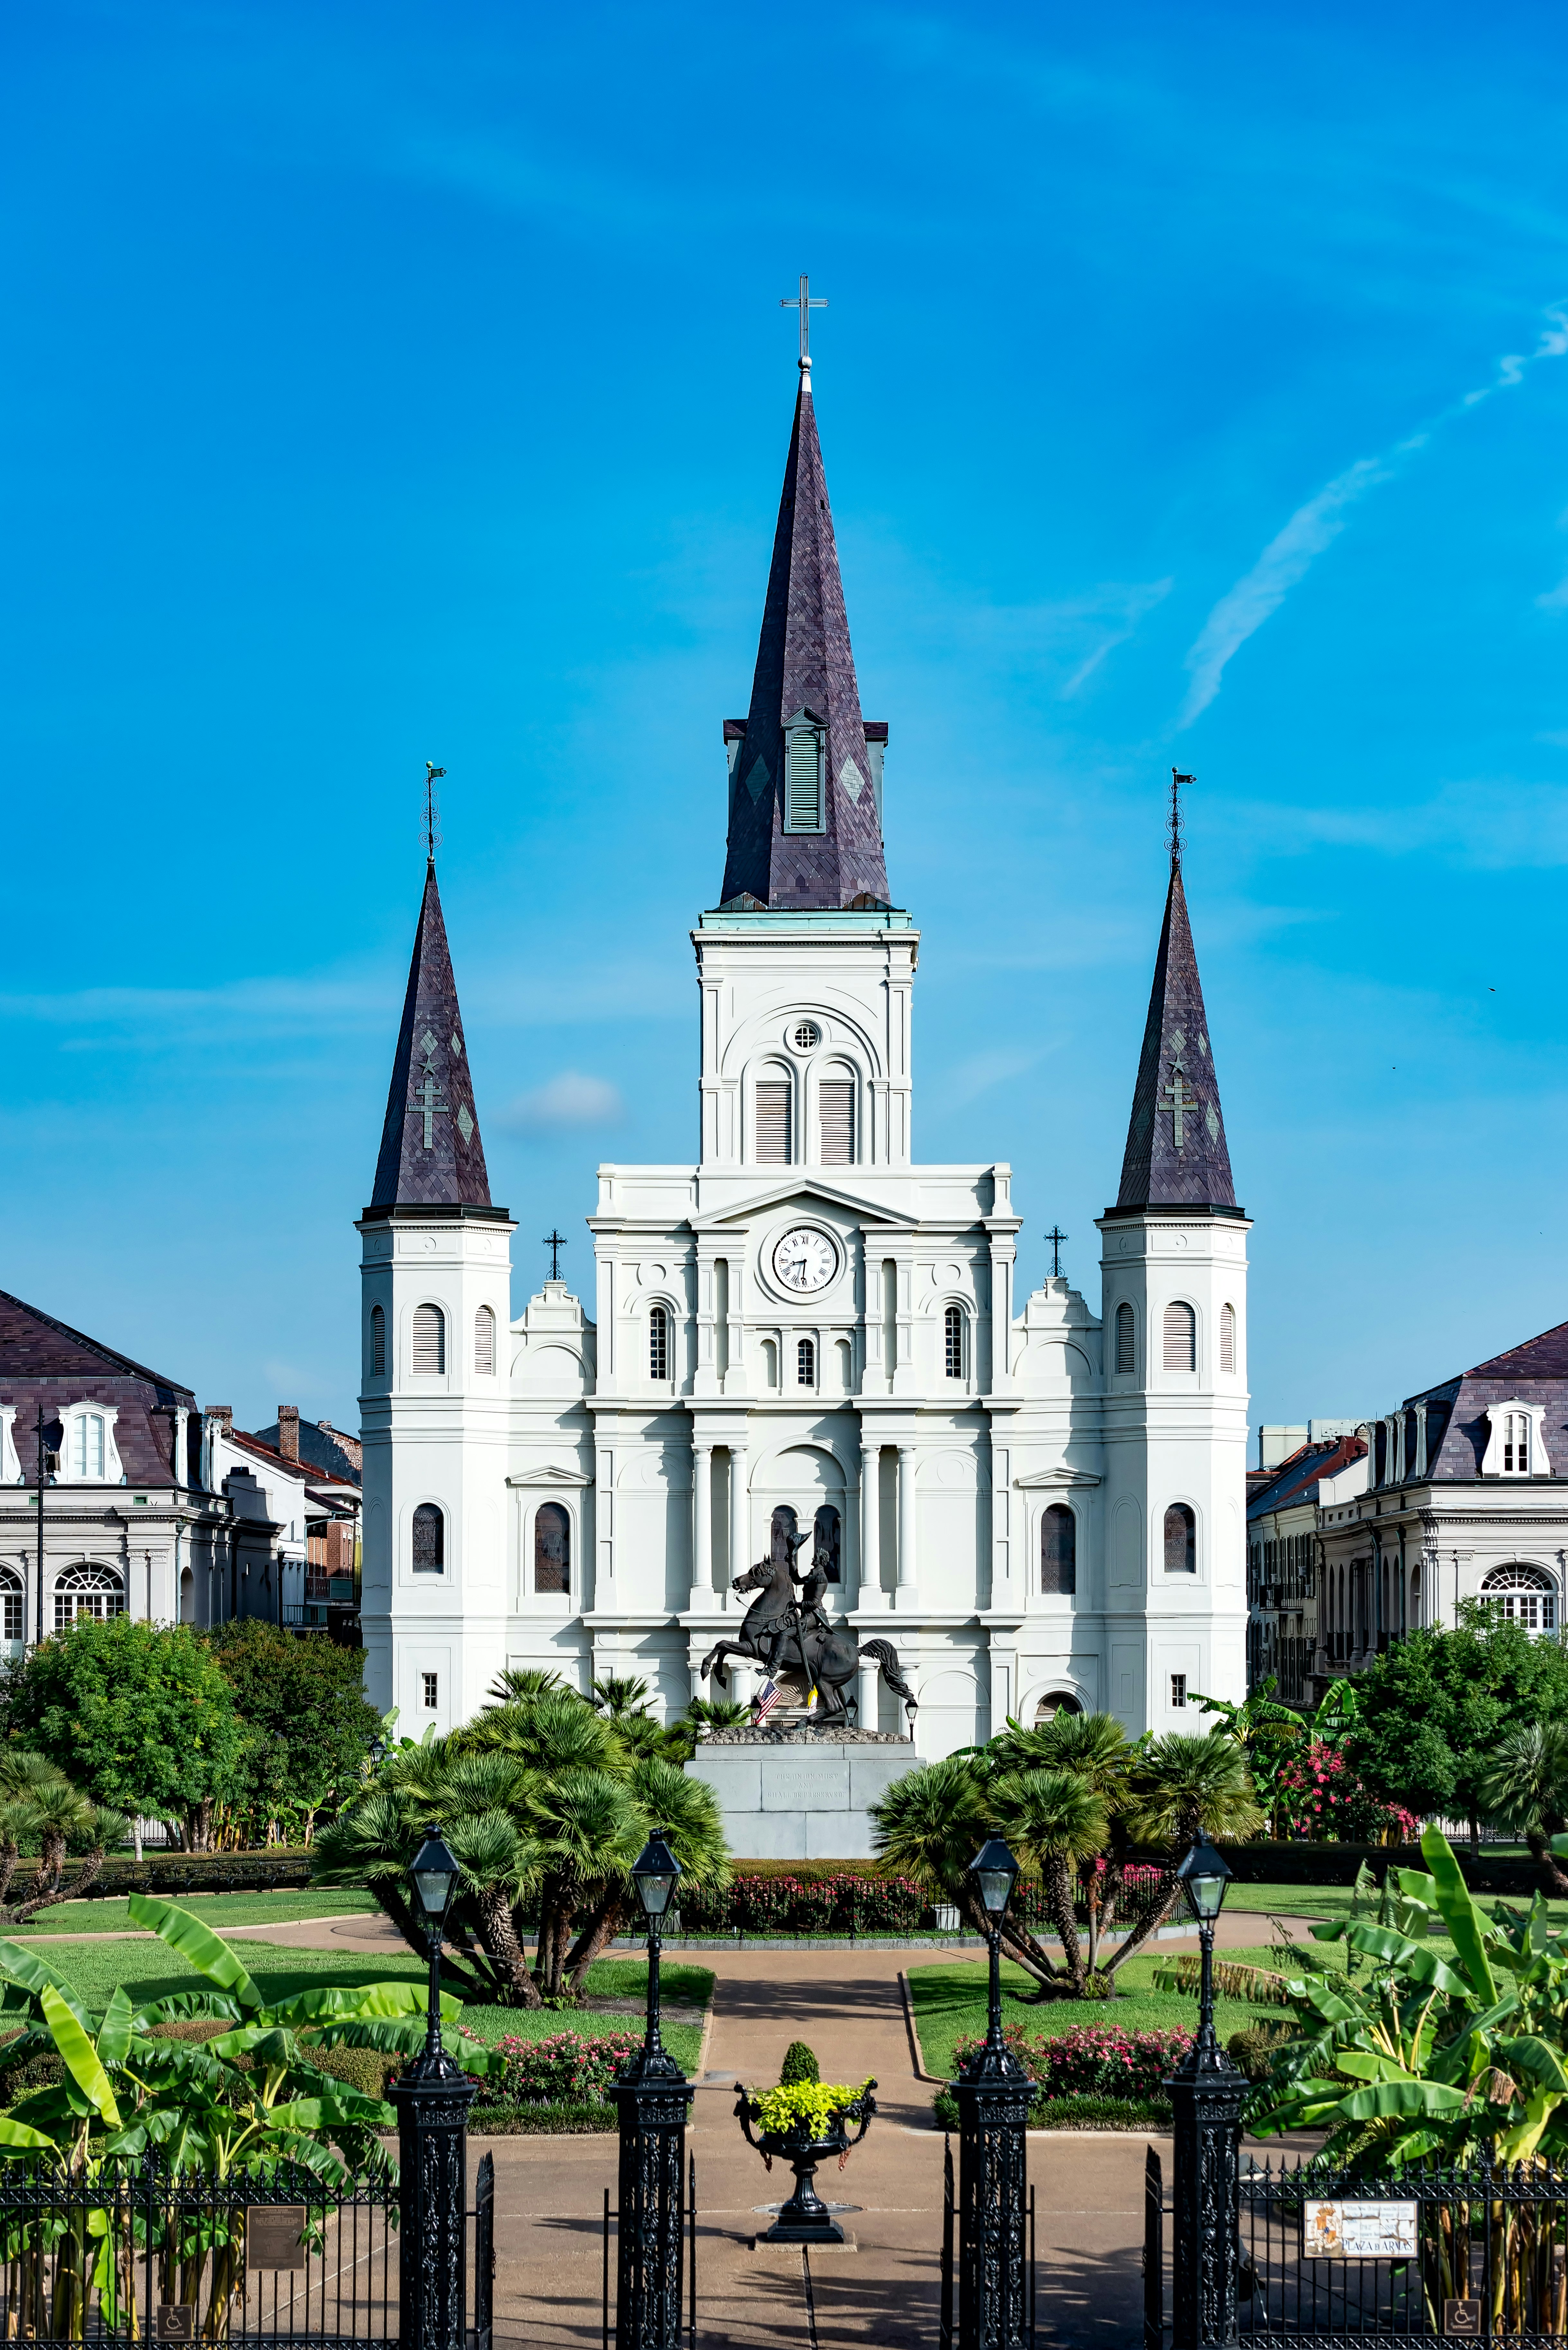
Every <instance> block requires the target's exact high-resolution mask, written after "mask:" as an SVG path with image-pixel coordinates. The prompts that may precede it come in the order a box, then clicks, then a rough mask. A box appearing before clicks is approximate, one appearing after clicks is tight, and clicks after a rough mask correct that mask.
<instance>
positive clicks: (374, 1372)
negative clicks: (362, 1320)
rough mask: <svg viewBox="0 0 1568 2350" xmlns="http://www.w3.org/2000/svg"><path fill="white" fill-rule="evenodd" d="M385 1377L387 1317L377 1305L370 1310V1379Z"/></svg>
mask: <svg viewBox="0 0 1568 2350" xmlns="http://www.w3.org/2000/svg"><path fill="white" fill-rule="evenodd" d="M386 1376H387V1317H386V1315H385V1314H384V1313H383V1312H382V1311H381V1308H380V1307H379V1305H372V1306H371V1308H370V1377H371V1378H373V1379H382V1378H386Z"/></svg>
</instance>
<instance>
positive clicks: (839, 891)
mask: <svg viewBox="0 0 1568 2350" xmlns="http://www.w3.org/2000/svg"><path fill="white" fill-rule="evenodd" d="M796 722H800V723H799V724H797V723H796ZM735 731H736V730H735V729H734V727H733V725H731V726H730V727H729V728H727V729H726V733H727V734H729V735H730V737H731V738H732V737H733V733H734V732H735ZM872 731H873V733H874V735H875V737H876V738H877V756H878V759H879V757H880V747H881V742H882V740H884V739H885V738H886V734H887V729H886V728H885V727H878V728H875V729H873V730H872ZM813 732H814V733H815V752H816V758H817V771H818V774H819V776H820V784H819V799H818V803H817V806H816V809H815V824H816V826H817V827H818V828H815V829H810V830H805V829H801V830H796V829H788V828H786V827H789V826H792V825H794V823H796V822H798V820H799V817H800V814H801V809H802V805H803V802H802V799H801V797H800V792H801V790H802V789H803V788H804V787H805V786H804V780H803V779H804V775H805V769H804V766H803V765H802V764H801V762H802V761H803V760H804V759H805V757H806V755H807V753H808V750H809V749H810V747H811V746H810V743H809V742H808V737H809V735H810V734H811V733H813ZM866 735H867V728H866V723H865V721H864V720H863V719H862V717H861V714H860V690H859V687H858V686H857V683H856V679H855V657H854V655H853V653H852V652H851V651H850V650H849V623H848V620H847V619H846V616H845V610H844V589H843V586H842V584H841V582H840V580H839V577H838V550H837V547H836V545H835V543H834V536H833V515H832V511H831V509H830V508H829V505H828V503H827V483H826V477H825V475H824V473H823V470H822V448H821V444H820V443H819V442H818V440H817V437H816V416H815V410H814V407H813V404H812V396H811V362H810V360H809V359H802V361H801V363H800V393H799V396H798V398H797V400H796V401H795V410H794V433H793V434H792V436H791V439H790V446H789V462H788V463H787V464H786V466H785V467H784V494H783V495H782V497H781V498H780V500H779V518H778V527H777V529H776V531H775V532H774V560H773V568H772V570H771V571H770V573H769V575H768V594H767V602H766V604H765V606H764V607H763V629H762V636H761V638H760V639H759V641H758V645H757V667H756V675H755V677H754V679H753V684H752V706H751V710H750V712H749V713H748V715H747V718H746V722H745V733H744V737H743V739H742V742H741V744H740V748H739V751H738V753H737V754H736V757H735V761H734V764H733V766H732V770H731V785H730V831H729V847H728V855H727V857H726V859H725V865H724V886H723V889H722V892H721V903H722V905H725V906H730V905H732V904H733V903H734V902H735V900H736V899H750V900H752V901H753V902H754V903H756V904H758V905H762V906H767V907H775V908H781V909H784V910H807V909H828V910H839V909H841V908H843V907H846V906H849V905H851V904H853V903H854V902H855V900H856V899H861V900H863V901H864V900H867V899H869V900H870V901H871V902H872V903H874V904H877V905H886V904H887V903H888V867H887V860H886V858H885V856H884V853H883V847H882V822H881V813H880V808H879V805H878V804H879V800H880V786H879V775H880V769H879V766H878V767H877V769H875V770H874V768H873V764H872V760H871V758H870V756H868V754H867V748H866ZM786 737H787V738H788V739H787V740H786ZM792 773H793V774H794V775H795V777H796V779H797V789H796V794H795V795H793V796H792V795H791V794H790V789H789V778H790V775H791V774H792Z"/></svg>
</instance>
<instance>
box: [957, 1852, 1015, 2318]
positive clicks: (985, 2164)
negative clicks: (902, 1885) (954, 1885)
mask: <svg viewBox="0 0 1568 2350" xmlns="http://www.w3.org/2000/svg"><path fill="white" fill-rule="evenodd" d="M969 1875H970V1877H971V1881H972V1883H973V1885H974V1888H975V1891H976V1893H977V1894H978V1896H979V1898H980V1904H981V1908H982V1909H983V1910H984V1912H985V1925H986V1939H987V1940H988V1942H989V1943H990V1945H991V2014H990V2020H989V2022H988V2024H987V2027H986V2034H985V2040H984V2043H983V2044H982V2045H981V2047H979V2048H977V2049H976V2050H975V2052H974V2054H973V2055H972V2056H971V2057H970V2059H969V2061H968V2063H967V2064H965V2066H964V2068H963V2071H962V2072H961V2074H959V2076H958V2078H957V2080H956V2081H954V2082H953V2084H952V2088H953V2093H954V2095H956V2097H957V2099H958V2106H959V2247H960V2253H959V2267H960V2278H959V2345H960V2350H1024V2344H1025V2341H1026V2339H1027V2334H1028V2315H1027V2300H1026V2294H1025V2291H1024V2237H1025V2216H1024V2205H1025V2199H1026V2191H1027V2147H1028V2138H1027V2132H1028V2128H1029V2102H1030V2098H1031V2096H1032V2095H1033V2087H1034V2085H1033V2082H1032V2081H1031V2080H1030V2078H1029V2075H1028V2074H1027V2073H1026V2072H1025V2071H1024V2069H1023V2065H1022V2064H1020V2063H1019V2061H1018V2059H1017V2057H1016V2056H1015V2055H1014V2054H1013V2053H1012V2049H1011V2048H1010V2047H1009V2046H1008V2044H1007V2043H1006V2041H1005V2040H1004V2039H1003V2038H1002V1918H1004V1917H1005V1916H1006V1914H1007V1904H1008V1901H1009V1899H1010V1898H1011V1897H1012V1886H1013V1880H1014V1879H1015V1877H1017V1875H1018V1863H1017V1862H1016V1861H1015V1860H1014V1859H1013V1857H1012V1854H1011V1853H1010V1852H1009V1850H1008V1849H1007V1846H1005V1845H1004V1844H1003V1843H1002V1839H1001V1837H1000V1836H992V1837H990V1838H989V1839H988V1840H987V1842H986V1843H985V1844H983V1845H982V1846H981V1849H980V1850H979V1852H978V1853H976V1855H975V1856H974V1858H973V1860H972V1861H971V1863H970V1867H969Z"/></svg>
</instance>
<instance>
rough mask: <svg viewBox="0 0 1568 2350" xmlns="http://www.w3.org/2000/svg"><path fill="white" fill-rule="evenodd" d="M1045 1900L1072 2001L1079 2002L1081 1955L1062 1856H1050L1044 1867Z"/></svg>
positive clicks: (1082, 1981)
mask: <svg viewBox="0 0 1568 2350" xmlns="http://www.w3.org/2000/svg"><path fill="white" fill-rule="evenodd" d="M1045 1898H1046V1899H1047V1901H1048V1902H1049V1903H1050V1905H1051V1915H1052V1917H1053V1918H1054V1920H1055V1925H1056V1931H1057V1932H1058V1933H1059V1934H1060V1935H1061V1937H1062V1956H1063V1958H1064V1960H1065V1961H1066V1967H1067V1972H1068V1974H1069V1975H1070V1976H1071V1977H1072V1979H1073V1997H1074V1998H1075V1999H1082V1998H1083V1996H1084V1991H1085V1974H1084V1951H1083V1946H1082V1944H1081V1943H1080V1942H1079V1940H1078V1920H1077V1918H1076V1916H1075V1912H1074V1905H1073V1870H1072V1864H1071V1863H1070V1862H1069V1861H1068V1860H1067V1858H1066V1856H1065V1855H1064V1854H1062V1853H1053V1854H1052V1855H1051V1856H1050V1857H1049V1858H1048V1859H1047V1861H1046V1863H1045Z"/></svg>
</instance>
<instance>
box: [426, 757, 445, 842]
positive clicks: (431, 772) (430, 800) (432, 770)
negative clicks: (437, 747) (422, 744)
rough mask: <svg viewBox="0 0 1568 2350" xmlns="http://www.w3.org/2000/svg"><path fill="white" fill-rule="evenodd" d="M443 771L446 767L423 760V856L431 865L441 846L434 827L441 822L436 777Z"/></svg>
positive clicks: (439, 835) (439, 837)
mask: <svg viewBox="0 0 1568 2350" xmlns="http://www.w3.org/2000/svg"><path fill="white" fill-rule="evenodd" d="M445 773H446V769H445V768H444V767H438V766H437V765H436V764H434V762H433V761H432V760H430V759H427V760H426V761H425V813H424V830H425V858H426V861H427V862H428V863H429V864H431V865H433V864H434V863H435V853H436V850H437V849H438V848H439V847H441V834H440V832H439V831H438V830H437V828H436V827H438V826H439V824H440V823H441V801H440V799H439V798H438V797H437V795H436V778H437V776H438V775H445Z"/></svg>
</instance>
